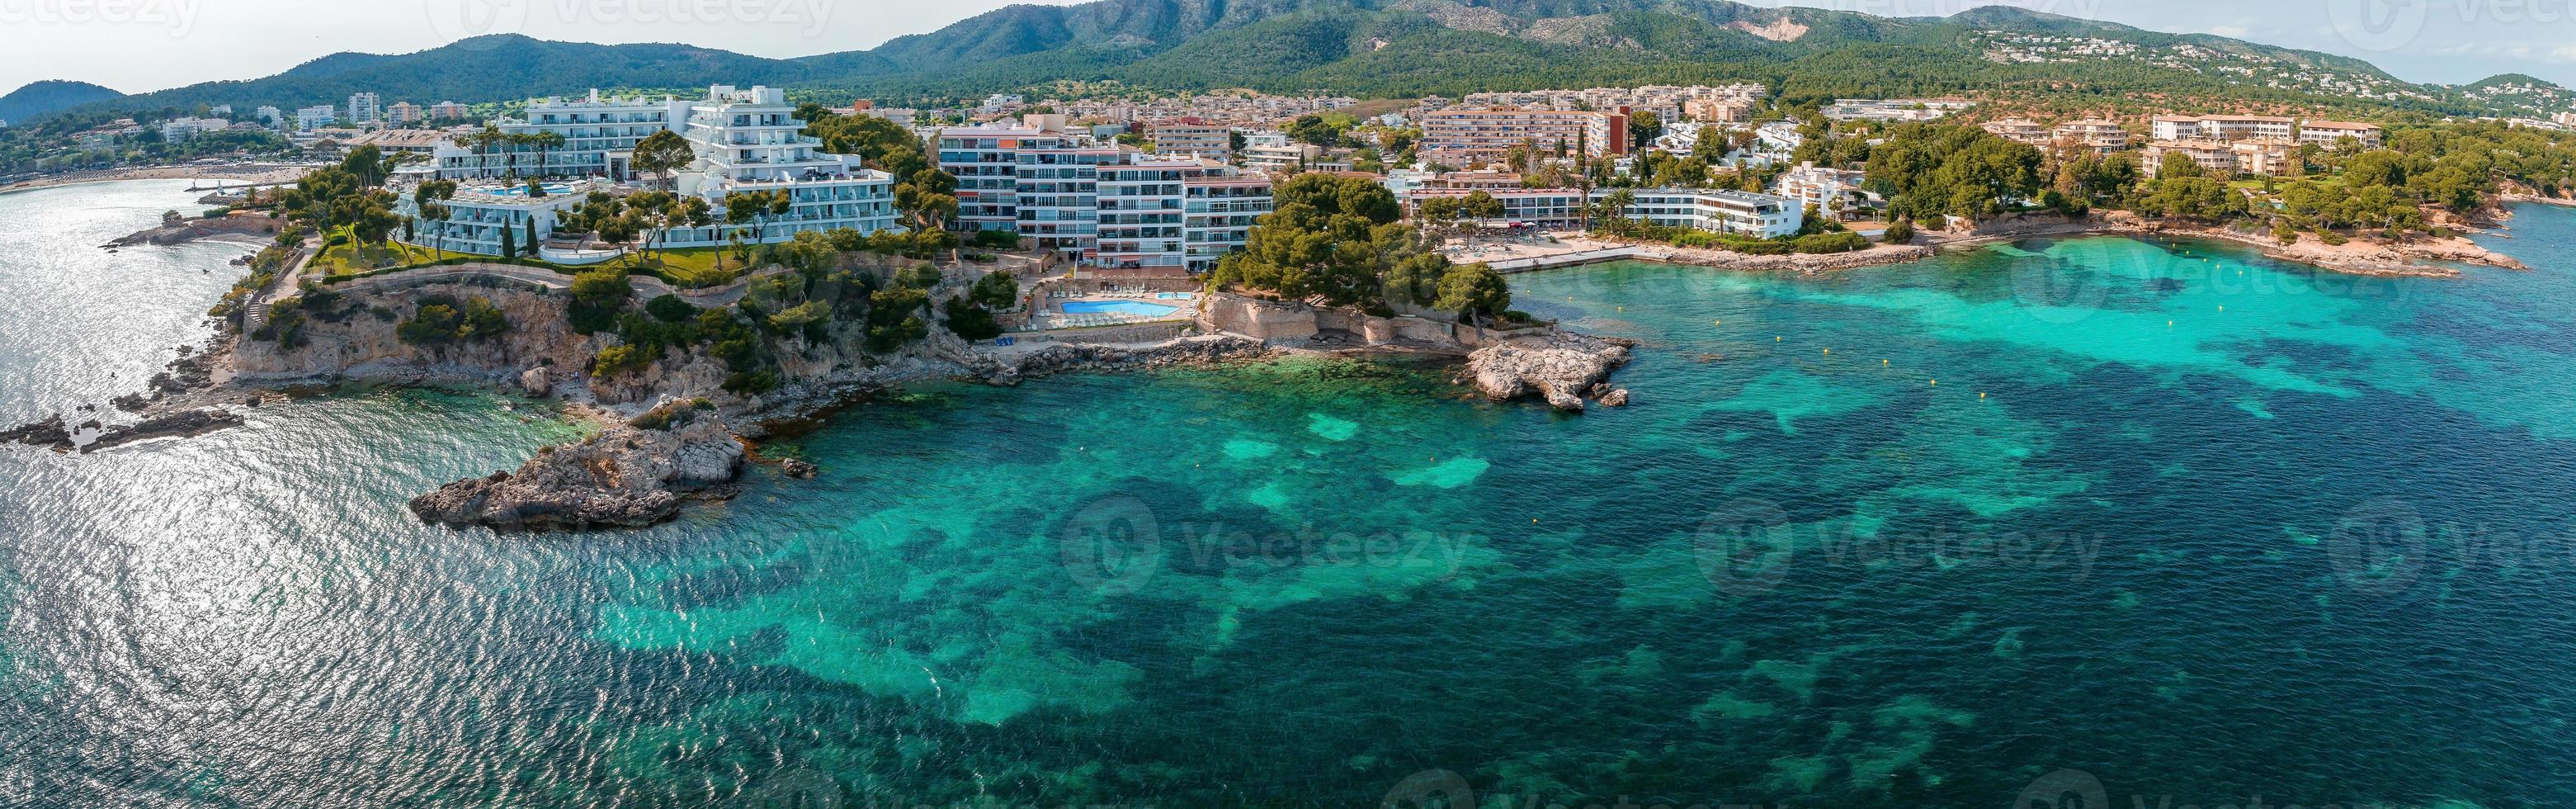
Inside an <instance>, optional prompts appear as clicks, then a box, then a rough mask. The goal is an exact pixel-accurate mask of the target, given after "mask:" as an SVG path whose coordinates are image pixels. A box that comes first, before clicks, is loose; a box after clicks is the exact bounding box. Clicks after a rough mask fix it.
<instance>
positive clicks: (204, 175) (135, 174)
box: [0, 163, 306, 194]
mask: <svg viewBox="0 0 2576 809" xmlns="http://www.w3.org/2000/svg"><path fill="white" fill-rule="evenodd" d="M305 171H306V167H303V166H295V165H290V164H286V163H232V164H222V165H208V166H135V167H128V168H113V169H104V170H99V171H83V172H73V173H70V174H57V175H52V176H49V177H38V178H35V179H32V180H20V181H18V182H14V183H10V184H8V185H0V194H7V193H13V192H18V191H39V190H43V189H47V188H65V187H69V186H76V185H90V184H94V183H114V182H124V181H127V180H216V181H221V182H226V183H232V182H234V181H239V182H240V184H242V185H278V184H286V183H293V182H295V180H296V178H299V177H302V176H304V172H305Z"/></svg>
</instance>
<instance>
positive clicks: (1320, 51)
mask: <svg viewBox="0 0 2576 809" xmlns="http://www.w3.org/2000/svg"><path fill="white" fill-rule="evenodd" d="M2521 78H2527V77H2521ZM1743 80H1749V81H1761V82H1766V83H1769V84H1771V85H1773V86H1774V87H1775V88H1777V89H1778V90H1779V91H1780V92H1781V93H1782V94H1783V95H1784V96H1786V97H1787V98H1789V99H1790V100H1793V101H1799V100H1818V99H1824V98H1830V97H1835V96H1902V95H1921V94H1941V93H1957V92H1969V91H1978V92H1985V93H1992V94H2000V95H2006V96H2011V95H2022V96H2028V97H2031V98H2034V99H2040V100H2045V101H2051V102H2054V103H2060V104H2067V105H2076V106H2083V105H2099V106H2118V105H2121V104H2130V103H2136V104H2148V103H2152V104H2157V105H2163V106H2166V107H2182V108H2189V107H2200V108H2207V109H2213V110H2214V109H2218V108H2224V107H2261V106H2280V107H2288V106H2299V107H2307V108H2314V109H2321V110H2340V111H2347V112H2349V113H2350V114H2352V115H2355V116H2368V115H2370V114H2372V113H2394V112H2400V111H2413V112H2417V113H2425V114H2438V115H2489V114H2513V115H2528V114H2533V113H2543V114H2545V113H2546V112H2548V111H2549V110H2548V109H2546V107H2547V105H2548V104H2550V103H2561V102H2563V99H2560V98H2559V97H2558V96H2556V95H2553V93H2556V92H2557V91H2558V90H2559V88H2557V87H2556V85H2550V84H2548V83H2546V82H2539V83H2538V85H2539V86H2531V87H2526V86H2525V85H2521V84H2513V85H2512V86H2510V87H2491V88H2481V87H2476V86H2471V87H2441V86H2432V85H2418V84H2413V83H2409V82H2405V81H2401V80H2398V79H2396V78H2393V77H2391V76H2389V75H2388V74H2387V73H2385V72H2383V71H2381V70H2380V69H2378V68H2377V67H2374V66H2372V65H2370V64H2369V63H2367V62H2364V61H2361V60H2357V59H2351V58H2346V57H2340V56H2333V55H2329V54H2322V53H2316V52H2311V51H2299V50H2292V49H2286V48H2276V47H2271V46H2267V45H2261V44H2257V43H2251V42H2244V41H2240V40H2234V39H2227V38H2224V37H2217V36H2210V35H2206V34H2171V33H2160V32H2154V31H2146V30H2141V29H2137V28H2131V27H2127V26H2122V25H2115V24H2110V23H2103V22H2096V21H2090V20H2081V19H2075V18H2070V17H2059V16H2052V15H2047V14H2040V13H2035V12H2029V11H2023V10H2019V9H2014V8H2009V7H2001V6H1987V7H1980V8H1977V9H1973V10H1969V11H1966V12H1962V13H1960V14H1957V15H1953V16H1950V17H1945V18H1887V17H1876V16H1870V15H1866V14H1859V13H1853V12H1843V11H1833V10H1825V9H1812V8H1782V9H1765V8H1756V7H1753V6H1747V5H1743V4H1739V3H1732V2H1725V1H1724V0H1474V2H1456V1H1455V0H1101V1H1100V2H1092V3H1085V4H1081V5H1071V6H1044V5H1023V6H1011V7H1007V8H1003V9H1000V10H996V11H992V12H989V13H986V14H982V15H978V16H976V17H974V18H972V19H968V20H965V21H962V22H959V23H956V24H954V25H950V26H948V27H946V28H942V29H940V30H938V31H934V32H931V33H927V34H917V35H912V36H905V37H899V38H896V39H894V40H891V41H888V42H886V43H885V44H884V45H881V46H879V47H877V48H874V49H871V50H865V51H848V52H842V53H830V54H823V55H818V56H811V57H804V58H800V59H766V58H761V57H753V56H745V55H741V54H735V53H728V52H724V51H716V50H709V49H703V48H693V47H688V46H683V45H618V46H601V45H583V44H573V43H560V42H545V41H539V40H533V39H528V38H525V37H518V36H510V35H497V36H486V37H478V38H475V39H471V40H465V41H462V42H459V43H456V44H453V45H449V46H447V47H443V48H438V49H433V50H429V51H423V52H420V53H415V54H407V55H401V56H372V55H363V54H339V55H335V56H330V57H325V58H323V59H319V60H316V61H314V62H312V63H308V64H306V65H304V66H302V67H298V68H296V69H295V70H291V71H288V72H286V73H284V74H280V75H278V76H273V77H269V78H265V79H259V80H255V81H247V82H224V83H211V84H203V85H195V86H191V87H184V88H179V89H176V90H168V91H163V92H158V93H150V94H145V95H140V96H135V97H131V98H129V99H123V100H120V101H118V102H116V103H118V104H122V105H128V106H132V107H159V106H177V107H181V108H185V107H189V106H192V105H194V104H197V103H217V104H221V103H230V104H235V105H241V104H277V105H279V106H281V107H283V106H288V105H293V104H311V103H324V102H337V101H341V100H345V98H346V97H347V95H348V94H349V93H350V92H354V91H358V90H371V91H374V92H376V93H378V94H380V95H382V96H383V97H384V98H385V100H387V101H389V102H390V101H393V100H396V99H404V100H411V101H415V102H419V103H427V102H432V101H439V100H456V101H465V102H479V101H500V100H508V99H515V98H521V97H526V96H529V95H543V94H562V93H574V92H580V91H582V90H584V89H587V88H590V87H607V88H619V87H626V88H683V87H694V86H703V85H706V84H711V83H736V84H753V83H762V84H771V85H778V86H786V87H789V88H793V89H799V90H804V91H807V93H808V94H809V95H820V96H824V97H826V98H827V100H828V99H832V98H854V97H870V98H878V99H883V100H888V101H892V102H897V103H905V102H920V101H929V100H940V99H958V98H972V97H977V96H980V95H982V94H984V93H988V92H998V91H1014V90H1026V91H1031V92H1036V93H1041V94H1044V93H1048V92H1053V91H1060V90H1070V91H1080V90H1092V89H1097V88H1101V87H1107V86H1112V85H1110V84H1109V83H1110V82H1115V83H1117V85H1121V86H1125V87H1134V88H1143V89H1150V90H1195V89H1212V88H1229V87H1250V88H1255V89H1260V90H1268V91H1273V92H1282V93H1302V92H1328V93H1335V94H1343V95H1353V96H1369V97H1391V96H1418V95H1423V94H1435V93H1436V94H1441V95H1449V96H1456V95H1460V94H1464V93H1469V92H1474V91H1478V90H1503V89H1534V88H1541V87H1581V86H1594V85H1619V84H1630V85H1633V84H1645V83H1666V84H1678V83H1705V82H1721V81H1743ZM2534 81H2536V80H2534ZM2553 99H2555V100H2553Z"/></svg>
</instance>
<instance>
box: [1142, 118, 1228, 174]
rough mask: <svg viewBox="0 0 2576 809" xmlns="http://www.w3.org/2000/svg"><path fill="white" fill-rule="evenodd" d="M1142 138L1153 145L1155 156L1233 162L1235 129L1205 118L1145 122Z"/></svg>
mask: <svg viewBox="0 0 2576 809" xmlns="http://www.w3.org/2000/svg"><path fill="white" fill-rule="evenodd" d="M1145 138H1146V139H1147V140H1150V141H1152V142H1153V144H1154V153H1155V154H1161V155H1172V156H1189V155H1196V156H1199V157H1204V158H1207V159H1209V160H1214V161H1217V162H1219V163H1224V162H1229V161H1232V160H1233V159H1234V130H1233V129H1232V128H1230V127H1227V126H1225V125H1224V124H1218V123H1211V122H1209V121H1208V120H1207V119H1204V118H1166V119H1163V120H1159V121H1150V122H1147V123H1146V124H1145Z"/></svg>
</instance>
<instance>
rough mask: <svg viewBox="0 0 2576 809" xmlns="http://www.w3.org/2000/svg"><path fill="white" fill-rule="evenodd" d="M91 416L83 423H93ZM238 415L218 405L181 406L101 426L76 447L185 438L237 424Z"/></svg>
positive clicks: (85, 448)
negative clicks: (93, 438) (162, 413)
mask: <svg viewBox="0 0 2576 809" xmlns="http://www.w3.org/2000/svg"><path fill="white" fill-rule="evenodd" d="M97 423H98V422H96V421H95V420H93V421H91V422H90V423H89V424H86V425H82V426H84V427H87V426H91V425H95V424H97ZM241 424H242V417H241V416H238V415H234V414H233V413H232V412H231V411H227V410H223V409H220V408H213V407H209V408H204V409H199V410H182V411H179V412H176V413H172V414H169V415H166V416H154V417H152V418H148V419H144V420H142V421H138V422H135V423H133V424H120V425H116V426H112V427H107V428H105V429H104V430H103V431H102V432H101V433H100V434H99V436H98V440H96V441H92V442H89V443H87V444H82V445H81V446H80V451H82V452H94V451H97V450H102V449H107V448H109V447H113V446H117V445H120V444H131V443H134V442H136V441H142V440H145V439H151V438H186V437H189V436H198V435H205V434H207V433H211V432H214V431H216V430H221V429H224V428H226V427H239V426H241Z"/></svg>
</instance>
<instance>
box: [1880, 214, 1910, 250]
mask: <svg viewBox="0 0 2576 809" xmlns="http://www.w3.org/2000/svg"><path fill="white" fill-rule="evenodd" d="M1879 241H1883V242H1886V243H1888V244H1911V243H1913V241H1914V220H1912V219H1899V220H1896V221H1894V222H1889V223H1887V232H1886V233H1885V234H1882V235H1880V236H1879Z"/></svg>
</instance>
